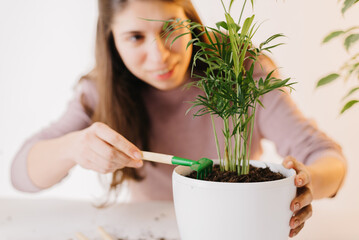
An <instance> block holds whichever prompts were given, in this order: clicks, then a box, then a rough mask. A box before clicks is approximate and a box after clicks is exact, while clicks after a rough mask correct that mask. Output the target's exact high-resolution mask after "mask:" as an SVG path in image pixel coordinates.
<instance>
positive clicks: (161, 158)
mask: <svg viewBox="0 0 359 240" xmlns="http://www.w3.org/2000/svg"><path fill="white" fill-rule="evenodd" d="M142 156H143V158H142V159H143V160H147V161H152V162H158V163H166V164H172V158H173V156H172V155H167V154H162V153H154V152H146V151H142Z"/></svg>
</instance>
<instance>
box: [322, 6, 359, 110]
mask: <svg viewBox="0 0 359 240" xmlns="http://www.w3.org/2000/svg"><path fill="white" fill-rule="evenodd" d="M358 2H359V0H343V5H342V9H341V12H342V14H343V15H344V14H345V12H346V11H347V10H348V9H350V8H351V7H353V6H354V5H355V4H357V3H358ZM338 37H341V38H342V39H343V46H344V48H345V50H346V51H347V52H349V51H350V49H351V48H352V47H353V46H354V45H355V43H358V42H359V26H353V27H351V28H349V29H346V30H336V31H333V32H331V33H329V34H328V35H327V36H326V37H325V38H324V39H323V43H327V42H329V41H331V40H332V39H335V38H338ZM339 78H342V79H344V81H348V79H357V80H359V52H354V53H353V54H352V55H351V56H350V57H349V59H348V60H347V61H346V62H345V63H344V64H343V65H342V66H341V67H340V68H339V70H338V71H336V72H332V73H330V74H328V75H326V76H325V77H323V78H321V79H320V80H319V81H318V82H317V85H316V88H318V87H321V86H324V85H327V84H328V83H331V82H333V81H335V80H337V79H339ZM358 90H359V85H357V86H354V87H352V88H351V89H349V91H348V93H346V94H345V95H344V97H343V100H345V101H346V102H345V104H344V106H343V107H342V109H341V111H340V114H342V113H344V112H345V111H347V110H348V109H350V108H351V107H353V106H354V105H355V104H357V103H358V102H359V99H353V98H351V99H350V97H352V96H353V94H354V93H355V92H357V91H358Z"/></svg>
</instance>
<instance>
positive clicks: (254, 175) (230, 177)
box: [187, 165, 285, 182]
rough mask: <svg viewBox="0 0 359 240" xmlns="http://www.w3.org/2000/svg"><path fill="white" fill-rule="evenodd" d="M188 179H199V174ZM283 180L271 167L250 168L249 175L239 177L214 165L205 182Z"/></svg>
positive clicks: (192, 174) (235, 173) (194, 173)
mask: <svg viewBox="0 0 359 240" xmlns="http://www.w3.org/2000/svg"><path fill="white" fill-rule="evenodd" d="M187 177H189V178H195V179H197V172H195V171H193V172H191V173H190V174H189V175H187ZM283 178H285V176H283V174H281V173H277V172H272V170H270V169H269V167H266V168H258V167H253V166H250V167H249V174H245V175H241V176H238V174H237V172H222V171H220V169H219V165H214V166H213V169H212V173H210V174H209V175H208V176H207V177H205V178H204V179H203V180H205V181H212V182H267V181H275V180H280V179H283Z"/></svg>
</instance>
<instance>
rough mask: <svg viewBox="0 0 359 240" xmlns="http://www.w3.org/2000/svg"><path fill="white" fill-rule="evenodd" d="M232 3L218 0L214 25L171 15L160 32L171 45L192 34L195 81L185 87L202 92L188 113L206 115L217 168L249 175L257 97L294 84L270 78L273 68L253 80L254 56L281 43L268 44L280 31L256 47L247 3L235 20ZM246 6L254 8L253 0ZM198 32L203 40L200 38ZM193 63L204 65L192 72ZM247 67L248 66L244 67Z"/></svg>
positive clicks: (258, 99) (256, 57)
mask: <svg viewBox="0 0 359 240" xmlns="http://www.w3.org/2000/svg"><path fill="white" fill-rule="evenodd" d="M233 2H234V0H231V1H230V4H229V7H228V9H226V7H225V6H224V4H223V1H222V0H221V3H222V5H223V8H224V10H225V21H221V22H218V23H216V28H213V27H208V26H203V25H201V24H199V23H196V22H191V21H190V20H182V19H174V20H169V21H165V24H164V27H163V30H164V33H163V36H166V40H168V39H170V38H171V36H172V39H173V40H172V42H171V44H173V42H174V41H176V40H177V39H178V38H180V37H182V36H184V35H186V34H192V36H193V37H192V39H191V40H190V41H189V42H188V44H187V47H189V46H190V45H191V44H193V46H196V47H198V48H199V49H200V50H199V51H197V52H196V54H195V56H194V61H193V65H192V71H191V74H192V76H193V77H195V78H197V79H198V81H195V82H192V83H191V84H190V86H193V85H194V86H195V87H198V88H200V89H201V90H202V91H203V93H204V94H203V95H199V96H197V98H196V99H195V100H194V101H193V102H192V107H191V108H190V109H188V111H190V110H191V109H193V108H196V113H195V114H194V116H203V115H205V114H210V116H211V119H212V125H213V131H214V136H215V141H216V146H217V153H218V159H219V160H220V169H221V170H222V171H236V172H237V173H238V175H242V174H248V173H249V157H250V150H251V140H252V133H253V126H254V116H255V112H256V104H257V103H258V104H259V105H262V106H263V104H262V103H261V101H260V97H261V96H263V95H264V94H266V93H268V92H270V91H273V90H275V89H280V90H282V89H281V88H283V87H289V88H291V85H292V84H293V83H289V80H290V79H289V78H287V79H285V80H282V79H278V78H276V77H273V72H274V71H275V69H273V71H271V72H270V73H269V74H268V75H267V76H266V77H265V78H259V79H255V78H253V72H254V66H255V63H256V62H257V61H258V58H259V56H260V55H262V54H263V52H264V51H268V52H270V51H271V49H272V48H274V47H277V46H279V45H281V44H282V43H278V44H273V45H271V42H272V41H273V40H275V39H277V38H279V37H282V36H283V35H282V34H275V35H273V36H271V37H269V38H268V39H266V40H265V41H264V42H262V43H261V44H260V45H259V46H258V47H255V46H254V45H253V43H252V39H253V36H254V35H255V33H256V32H257V30H258V28H259V25H257V24H256V23H254V17H255V15H252V16H249V17H247V18H245V19H244V20H243V19H242V15H243V10H244V8H245V6H246V4H247V0H245V1H244V3H243V7H242V11H241V14H240V17H239V19H238V22H237V23H236V22H235V21H234V19H233V18H232V16H231V14H230V10H231V7H232V4H233ZM251 5H252V8H253V7H254V5H253V0H251ZM242 20H243V21H242ZM181 29H187V30H188V31H186V32H185V33H181V34H178V35H177V36H176V35H172V34H174V33H175V32H177V31H178V30H181ZM223 31H224V32H223ZM203 35H204V36H205V38H206V39H208V41H203V40H201V39H203V38H201V37H203ZM173 36H175V37H173ZM198 61H201V62H203V63H205V64H206V66H207V68H206V70H205V71H204V72H203V73H201V74H196V73H195V72H196V71H194V69H195V68H196V63H197V62H198ZM248 65H249V66H250V67H246V66H248ZM188 111H187V112H188ZM214 117H220V118H221V119H222V120H223V124H224V125H223V126H224V127H223V129H222V134H223V135H224V139H225V141H224V146H225V147H224V152H223V153H221V152H220V147H219V146H220V145H219V144H220V143H219V141H218V136H217V132H216V126H215V121H214Z"/></svg>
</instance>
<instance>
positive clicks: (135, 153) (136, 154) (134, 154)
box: [133, 152, 142, 160]
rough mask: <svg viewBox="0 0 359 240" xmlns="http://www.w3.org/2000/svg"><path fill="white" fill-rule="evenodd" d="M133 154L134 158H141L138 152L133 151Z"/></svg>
mask: <svg viewBox="0 0 359 240" xmlns="http://www.w3.org/2000/svg"><path fill="white" fill-rule="evenodd" d="M133 156H134V158H136V159H139V160H141V159H142V154H141V153H139V152H134V153H133Z"/></svg>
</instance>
